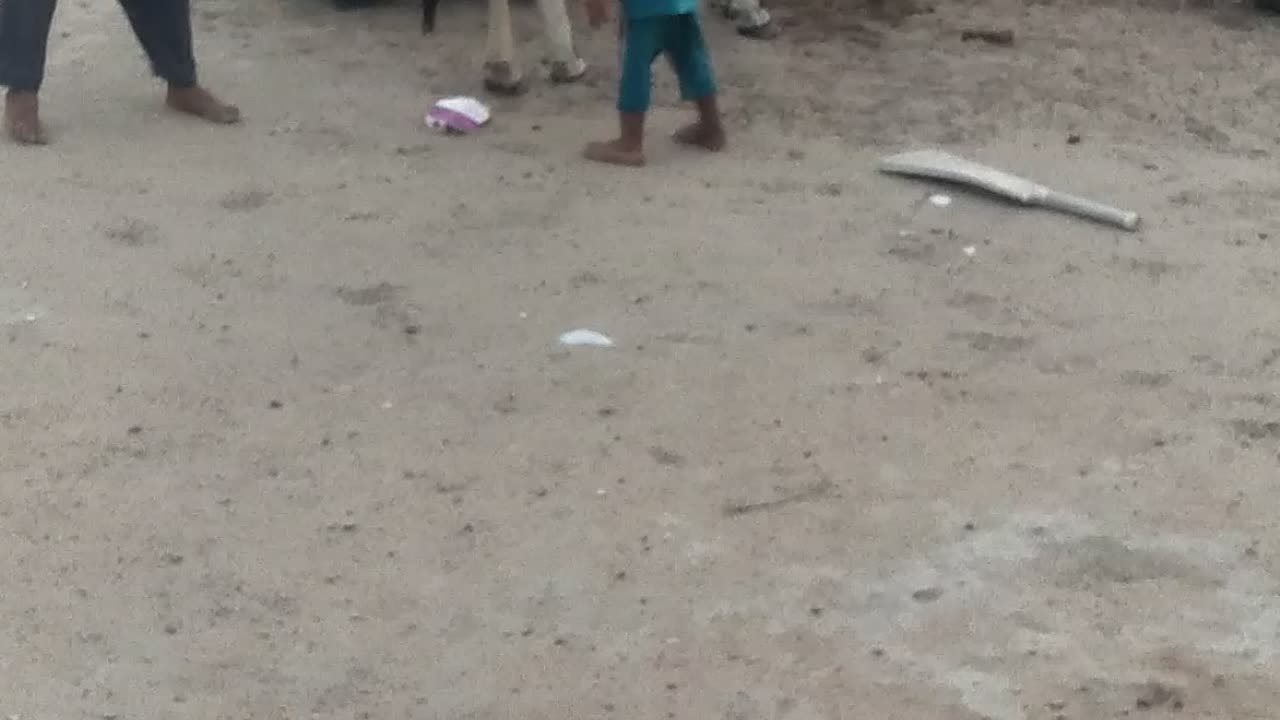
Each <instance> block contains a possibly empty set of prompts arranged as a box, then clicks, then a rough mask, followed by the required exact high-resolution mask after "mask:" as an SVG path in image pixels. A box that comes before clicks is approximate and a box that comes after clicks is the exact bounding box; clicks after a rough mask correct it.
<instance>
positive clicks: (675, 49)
mask: <svg viewBox="0 0 1280 720" xmlns="http://www.w3.org/2000/svg"><path fill="white" fill-rule="evenodd" d="M672 20H673V21H674V22H675V25H674V27H673V28H672V33H673V37H672V39H671V43H670V45H668V46H667V53H668V55H669V56H670V58H671V65H672V67H673V68H675V71H676V77H677V78H679V80H680V96H681V97H683V98H684V99H685V100H686V101H690V102H692V103H694V105H695V106H696V107H697V108H698V122H696V123H694V124H693V125H689V126H688V127H685V128H682V129H681V130H680V131H679V132H677V133H676V135H675V138H676V141H677V142H680V143H683V144H685V145H697V146H699V147H703V148H706V149H707V150H720V149H722V148H724V145H725V133H724V125H723V124H722V123H721V122H720V106H719V103H717V102H716V80H715V74H714V73H713V72H712V70H711V54H710V53H709V52H707V43H706V40H705V39H704V38H703V37H702V25H701V24H700V23H699V22H698V16H697V15H695V14H692V13H690V14H688V15H681V16H679V17H678V18H672Z"/></svg>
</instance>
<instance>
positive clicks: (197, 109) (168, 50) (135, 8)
mask: <svg viewBox="0 0 1280 720" xmlns="http://www.w3.org/2000/svg"><path fill="white" fill-rule="evenodd" d="M120 6H121V7H123V8H124V11H125V14H126V15H128V17H129V24H130V25H131V26H132V27H133V33H134V35H136V36H137V37H138V42H139V43H140V44H141V45H142V49H143V51H145V52H146V53H147V59H148V60H150V61H151V70H152V71H153V72H154V73H155V74H156V76H157V77H159V78H160V79H162V80H164V81H165V82H166V83H168V86H169V90H168V95H167V97H166V101H167V102H168V104H169V107H171V108H173V109H174V110H178V111H180V112H184V113H188V114H190V115H195V116H197V117H201V118H204V119H205V120H208V121H210V122H214V123H221V124H229V123H234V122H238V121H239V120H240V110H239V109H237V108H236V107H235V106H234V105H227V104H226V103H224V102H222V101H220V100H218V99H217V98H216V97H214V96H213V94H212V93H210V92H209V91H208V90H205V89H204V88H203V87H201V86H200V83H199V81H198V79H197V77H196V57H195V51H194V49H193V47H192V42H191V0H120Z"/></svg>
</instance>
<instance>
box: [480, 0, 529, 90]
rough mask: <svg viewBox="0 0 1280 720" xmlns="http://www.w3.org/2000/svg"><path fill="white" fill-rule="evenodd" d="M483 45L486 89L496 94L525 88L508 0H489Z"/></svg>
mask: <svg viewBox="0 0 1280 720" xmlns="http://www.w3.org/2000/svg"><path fill="white" fill-rule="evenodd" d="M485 45H486V48H485V63H484V87H485V89H486V90H488V91H489V92H491V93H497V94H499V95H519V94H520V93H522V92H524V90H525V84H524V73H523V72H521V70H520V64H519V63H518V62H516V43H515V38H514V37H513V36H512V31H511V5H510V3H509V0H489V35H488V39H487V40H486V42H485Z"/></svg>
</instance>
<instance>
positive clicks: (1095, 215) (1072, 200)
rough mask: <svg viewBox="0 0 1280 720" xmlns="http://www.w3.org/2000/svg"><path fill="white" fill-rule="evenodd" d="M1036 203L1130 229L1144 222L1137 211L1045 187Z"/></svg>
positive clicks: (1136, 227)
mask: <svg viewBox="0 0 1280 720" xmlns="http://www.w3.org/2000/svg"><path fill="white" fill-rule="evenodd" d="M1036 204H1037V205H1040V206H1042V207H1047V208H1051V209H1053V210H1058V211H1061V212H1065V213H1070V214H1072V215H1076V216H1079V217H1083V218H1088V219H1090V220H1094V221H1097V222H1100V223H1106V224H1107V225H1115V226H1116V227H1119V228H1124V229H1125V230H1129V231H1133V230H1137V229H1138V225H1139V224H1140V223H1141V222H1142V220H1141V218H1139V217H1138V213H1136V212H1130V211H1128V210H1121V209H1120V208H1116V207H1111V206H1110V205H1107V204H1104V203H1100V202H1096V201H1094V200H1090V199H1088V198H1082V197H1079V196H1076V195H1071V194H1069V193H1064V192H1058V191H1056V190H1050V189H1048V188H1044V189H1043V190H1042V191H1041V192H1040V193H1037V196H1036Z"/></svg>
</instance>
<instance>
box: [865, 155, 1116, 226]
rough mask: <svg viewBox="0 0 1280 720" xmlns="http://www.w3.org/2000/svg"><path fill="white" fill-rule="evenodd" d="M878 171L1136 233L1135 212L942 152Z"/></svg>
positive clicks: (890, 160)
mask: <svg viewBox="0 0 1280 720" xmlns="http://www.w3.org/2000/svg"><path fill="white" fill-rule="evenodd" d="M880 170H881V171H883V172H887V173H893V174H895V175H908V176H912V177H922V178H932V179H934V180H946V181H949V182H954V183H961V184H963V185H969V186H972V187H977V188H981V189H983V190H986V191H987V192H990V193H994V194H996V195H999V196H1001V197H1006V198H1009V199H1010V200H1014V201H1016V202H1019V203H1022V204H1023V205H1034V206H1039V207H1046V208H1050V209H1053V210H1058V211H1060V212H1065V213H1070V214H1072V215H1077V216H1080V217H1083V218H1088V219H1090V220H1094V221H1097V222H1101V223H1106V224H1108V225H1115V226H1117V227H1121V228H1124V229H1125V230H1130V231H1132V230H1137V229H1138V225H1139V223H1140V222H1141V219H1140V218H1139V217H1138V214H1137V213H1135V212H1130V211H1128V210H1121V209H1119V208H1114V207H1111V206H1110V205H1105V204H1103V203H1100V202H1095V201H1093V200H1089V199H1088V198H1082V197H1077V196H1075V195H1069V194H1067V193H1063V192H1058V191H1056V190H1051V189H1049V188H1047V187H1045V186H1043V185H1041V184H1039V183H1035V182H1032V181H1030V180H1027V179H1026V178H1020V177H1018V176H1017V175H1014V174H1012V173H1007V172H1005V171H1003V170H997V169H996V168H993V167H987V166H986V165H980V164H978V163H976V162H973V161H971V160H965V159H964V158H960V157H956V156H955V155H951V154H950V153H945V152H942V151H941V150H916V151H913V152H905V153H902V154H900V155H894V156H892V157H887V158H885V159H883V160H881V161H880Z"/></svg>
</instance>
